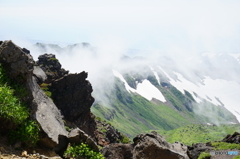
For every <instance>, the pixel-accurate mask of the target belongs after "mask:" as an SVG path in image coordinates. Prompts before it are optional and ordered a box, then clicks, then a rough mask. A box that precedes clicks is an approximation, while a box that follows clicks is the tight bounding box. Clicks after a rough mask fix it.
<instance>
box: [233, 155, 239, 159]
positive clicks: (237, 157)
mask: <svg viewBox="0 0 240 159" xmlns="http://www.w3.org/2000/svg"><path fill="white" fill-rule="evenodd" d="M232 159H240V156H235V157H233V158H232Z"/></svg>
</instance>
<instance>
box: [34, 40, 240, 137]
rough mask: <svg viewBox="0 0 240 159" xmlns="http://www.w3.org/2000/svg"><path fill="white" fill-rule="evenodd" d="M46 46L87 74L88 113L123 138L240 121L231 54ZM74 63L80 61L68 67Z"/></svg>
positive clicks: (234, 61) (238, 84)
mask: <svg viewBox="0 0 240 159" xmlns="http://www.w3.org/2000/svg"><path fill="white" fill-rule="evenodd" d="M48 46H50V47H51V49H50V50H49V51H52V53H56V54H57V56H58V57H59V59H60V60H61V61H62V64H63V65H65V66H64V67H65V68H67V69H68V67H69V69H70V71H71V72H73V71H75V70H78V69H80V68H81V70H88V71H89V72H90V73H89V80H90V81H91V83H92V85H93V96H94V98H95V99H96V101H95V103H94V105H93V107H92V108H91V109H92V111H93V113H94V114H95V115H97V116H99V117H101V118H102V119H104V120H106V121H107V122H110V123H111V124H112V125H114V126H116V128H118V129H119V130H120V131H122V132H124V133H126V134H127V135H128V136H134V135H136V134H138V133H139V132H140V131H148V130H172V129H175V128H178V127H181V126H184V125H188V124H196V123H201V124H207V123H213V124H233V123H238V120H239V119H240V113H239V112H240V110H239V108H238V105H237V103H239V102H240V101H239V99H238V98H237V95H238V94H239V93H240V89H239V88H240V80H239V79H240V77H239V75H238V71H239V70H240V64H239V62H238V61H237V59H236V58H234V57H233V56H232V55H229V54H209V53H203V54H200V55H196V56H192V57H187V58H185V57H184V58H179V59H176V58H173V57H170V56H167V55H159V56H158V57H155V58H150V57H149V58H144V57H133V58H131V57H128V56H123V54H122V53H121V54H118V53H115V52H117V51H115V50H110V52H107V51H109V50H104V51H105V52H106V54H104V52H103V51H102V50H101V49H99V48H93V47H92V46H90V45H86V46H84V45H81V46H80V45H79V44H78V45H71V46H67V47H64V48H61V51H60V53H58V52H59V48H58V47H56V46H54V45H48ZM83 46H84V47H83ZM37 47H38V48H40V50H41V49H42V48H44V49H46V47H45V46H44V45H38V46H37ZM46 51H48V49H46ZM79 59H81V63H79V62H78V60H79ZM74 61H75V63H79V64H78V65H74V67H73V66H72V65H71V63H73V62H74ZM82 67H86V68H82ZM236 117H237V118H236ZM237 119H238V120H237Z"/></svg>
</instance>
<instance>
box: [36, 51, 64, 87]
mask: <svg viewBox="0 0 240 159" xmlns="http://www.w3.org/2000/svg"><path fill="white" fill-rule="evenodd" d="M36 63H37V65H39V67H41V69H42V70H43V71H44V72H45V73H46V75H47V79H46V80H45V81H44V82H45V83H51V82H52V81H54V80H56V79H59V78H61V77H63V76H64V75H66V74H68V71H66V70H65V69H63V68H62V65H61V64H60V63H59V61H58V59H56V57H55V55H53V54H43V55H40V56H39V57H38V61H37V62H36Z"/></svg>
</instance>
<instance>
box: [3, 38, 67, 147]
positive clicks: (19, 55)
mask: <svg viewBox="0 0 240 159" xmlns="http://www.w3.org/2000/svg"><path fill="white" fill-rule="evenodd" d="M0 62H1V63H2V64H3V65H4V67H5V68H6V69H7V71H8V73H9V76H10V77H11V78H12V79H14V80H16V81H17V82H19V83H20V84H22V85H24V86H25V87H26V89H27V91H28V94H27V99H26V102H27V103H28V104H29V105H30V106H31V107H30V109H31V118H32V119H34V120H36V121H37V122H38V124H39V125H40V128H41V129H42V134H43V135H44V137H42V138H41V140H40V142H41V143H42V144H43V145H45V146H46V147H49V148H56V151H58V150H59V149H61V147H62V144H63V145H64V144H67V143H65V141H66V138H67V132H66V130H65V127H64V123H63V120H62V115H61V113H60V111H59V110H58V109H57V107H56V106H55V104H54V103H53V102H52V100H51V99H50V98H48V97H47V96H46V95H45V93H44V92H43V91H42V90H41V88H40V87H39V85H38V84H37V82H36V79H35V77H34V76H33V64H34V60H33V58H32V56H31V55H30V54H29V52H28V51H26V49H21V48H20V47H18V46H17V45H15V44H14V43H13V42H12V41H4V42H3V43H2V44H1V45H0ZM63 141H64V143H63Z"/></svg>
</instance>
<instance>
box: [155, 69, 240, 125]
mask: <svg viewBox="0 0 240 159" xmlns="http://www.w3.org/2000/svg"><path fill="white" fill-rule="evenodd" d="M159 69H160V70H162V71H163V72H164V74H165V75H166V76H167V77H168V78H169V79H170V81H169V82H170V83H171V84H172V85H173V86H174V87H176V88H177V89H178V90H179V91H181V92H182V93H184V90H187V91H188V92H189V93H191V94H192V96H193V97H194V99H195V100H196V101H197V102H198V103H199V102H201V101H202V100H201V98H202V99H205V100H207V101H209V102H211V103H213V104H215V105H221V102H222V103H223V104H224V106H225V108H227V109H228V110H229V111H230V112H231V113H233V114H234V115H235V116H236V117H237V119H238V121H240V114H239V113H238V112H240V107H239V103H240V98H239V94H240V84H238V83H237V82H234V81H227V80H222V79H211V78H210V77H205V78H204V79H203V84H202V83H198V84H197V85H196V84H194V83H192V82H190V81H188V80H187V79H185V78H184V77H183V76H182V75H181V74H180V73H177V72H174V74H175V75H176V76H177V78H178V80H174V79H173V78H171V77H170V76H169V75H168V74H167V73H166V72H165V71H164V70H163V69H162V68H161V67H160V66H159ZM194 93H196V94H197V95H198V96H199V97H196V96H195V95H194ZM217 98H218V99H219V100H220V101H221V102H219V101H218V100H217Z"/></svg>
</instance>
